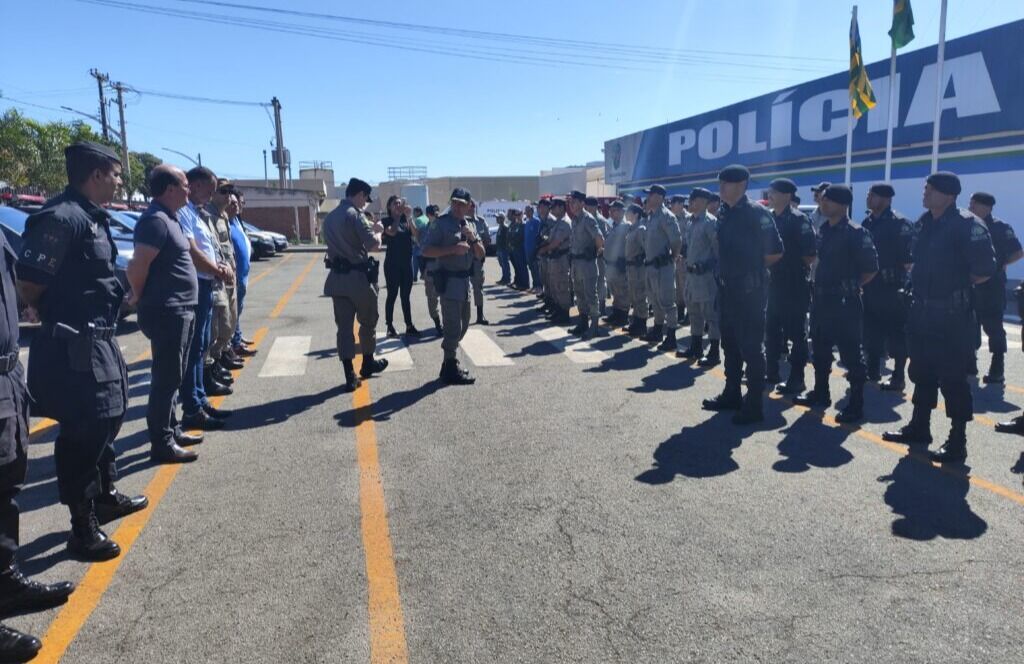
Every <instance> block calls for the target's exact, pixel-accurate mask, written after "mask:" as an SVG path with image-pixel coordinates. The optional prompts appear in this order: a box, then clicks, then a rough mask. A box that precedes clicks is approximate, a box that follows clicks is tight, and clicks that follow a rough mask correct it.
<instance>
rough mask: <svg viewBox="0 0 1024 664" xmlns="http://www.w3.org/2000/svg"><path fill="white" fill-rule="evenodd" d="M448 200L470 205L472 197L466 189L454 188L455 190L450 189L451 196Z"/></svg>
mask: <svg viewBox="0 0 1024 664" xmlns="http://www.w3.org/2000/svg"><path fill="white" fill-rule="evenodd" d="M448 200H450V201H458V202H460V203H472V202H473V195H472V194H470V193H469V190H467V189H463V188H462V187H456V188H455V189H452V195H451V196H449V197H448Z"/></svg>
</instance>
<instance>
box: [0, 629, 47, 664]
mask: <svg viewBox="0 0 1024 664" xmlns="http://www.w3.org/2000/svg"><path fill="white" fill-rule="evenodd" d="M42 647H43V644H42V643H41V642H40V641H39V639H37V638H36V637H34V636H31V635H29V634H22V633H21V632H19V631H18V630H16V629H13V628H11V627H8V626H7V625H0V662H27V661H29V660H30V659H32V658H33V657H35V656H36V655H38V654H39V649H40V648H42Z"/></svg>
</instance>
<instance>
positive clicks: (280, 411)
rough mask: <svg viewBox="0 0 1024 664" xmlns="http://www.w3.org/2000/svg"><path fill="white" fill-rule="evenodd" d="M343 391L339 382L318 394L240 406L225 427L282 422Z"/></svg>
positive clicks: (232, 428) (241, 428) (229, 428)
mask: <svg viewBox="0 0 1024 664" xmlns="http://www.w3.org/2000/svg"><path fill="white" fill-rule="evenodd" d="M343 393H344V385H341V384H339V385H335V386H333V387H330V388H328V389H326V390H322V391H320V392H317V393H316V394H299V395H296V396H293V397H287V398H285V399H278V400H277V401H267V402H263V403H258V404H255V405H252V406H245V407H244V408H238V409H235V410H233V411H232V412H233V413H234V415H232V416H231V419H230V420H228V421H227V426H225V427H224V429H225V430H226V431H240V430H245V429H258V428H262V427H265V426H271V425H274V424H280V423H281V422H285V421H287V420H289V419H291V418H293V417H295V416H296V415H301V414H302V413H304V412H306V411H307V410H309V409H310V408H313V407H314V406H319V405H320V404H322V403H324V402H325V401H327V400H328V399H330V398H332V397H336V396H338V395H340V394H343Z"/></svg>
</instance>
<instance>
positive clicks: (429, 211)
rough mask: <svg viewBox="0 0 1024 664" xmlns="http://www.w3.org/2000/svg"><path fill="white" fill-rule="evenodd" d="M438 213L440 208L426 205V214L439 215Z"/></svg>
mask: <svg viewBox="0 0 1024 664" xmlns="http://www.w3.org/2000/svg"><path fill="white" fill-rule="evenodd" d="M440 212H441V208H439V207H438V206H436V205H428V206H427V214H439V213H440Z"/></svg>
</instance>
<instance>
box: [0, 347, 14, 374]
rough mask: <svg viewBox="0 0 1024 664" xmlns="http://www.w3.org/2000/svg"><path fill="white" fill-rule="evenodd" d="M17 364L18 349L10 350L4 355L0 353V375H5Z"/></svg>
mask: <svg viewBox="0 0 1024 664" xmlns="http://www.w3.org/2000/svg"><path fill="white" fill-rule="evenodd" d="M16 366H18V351H16V350H15V351H12V352H10V353H7V354H6V355H0V375H3V376H6V375H7V374H9V373H11V372H12V371H14V367H16Z"/></svg>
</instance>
